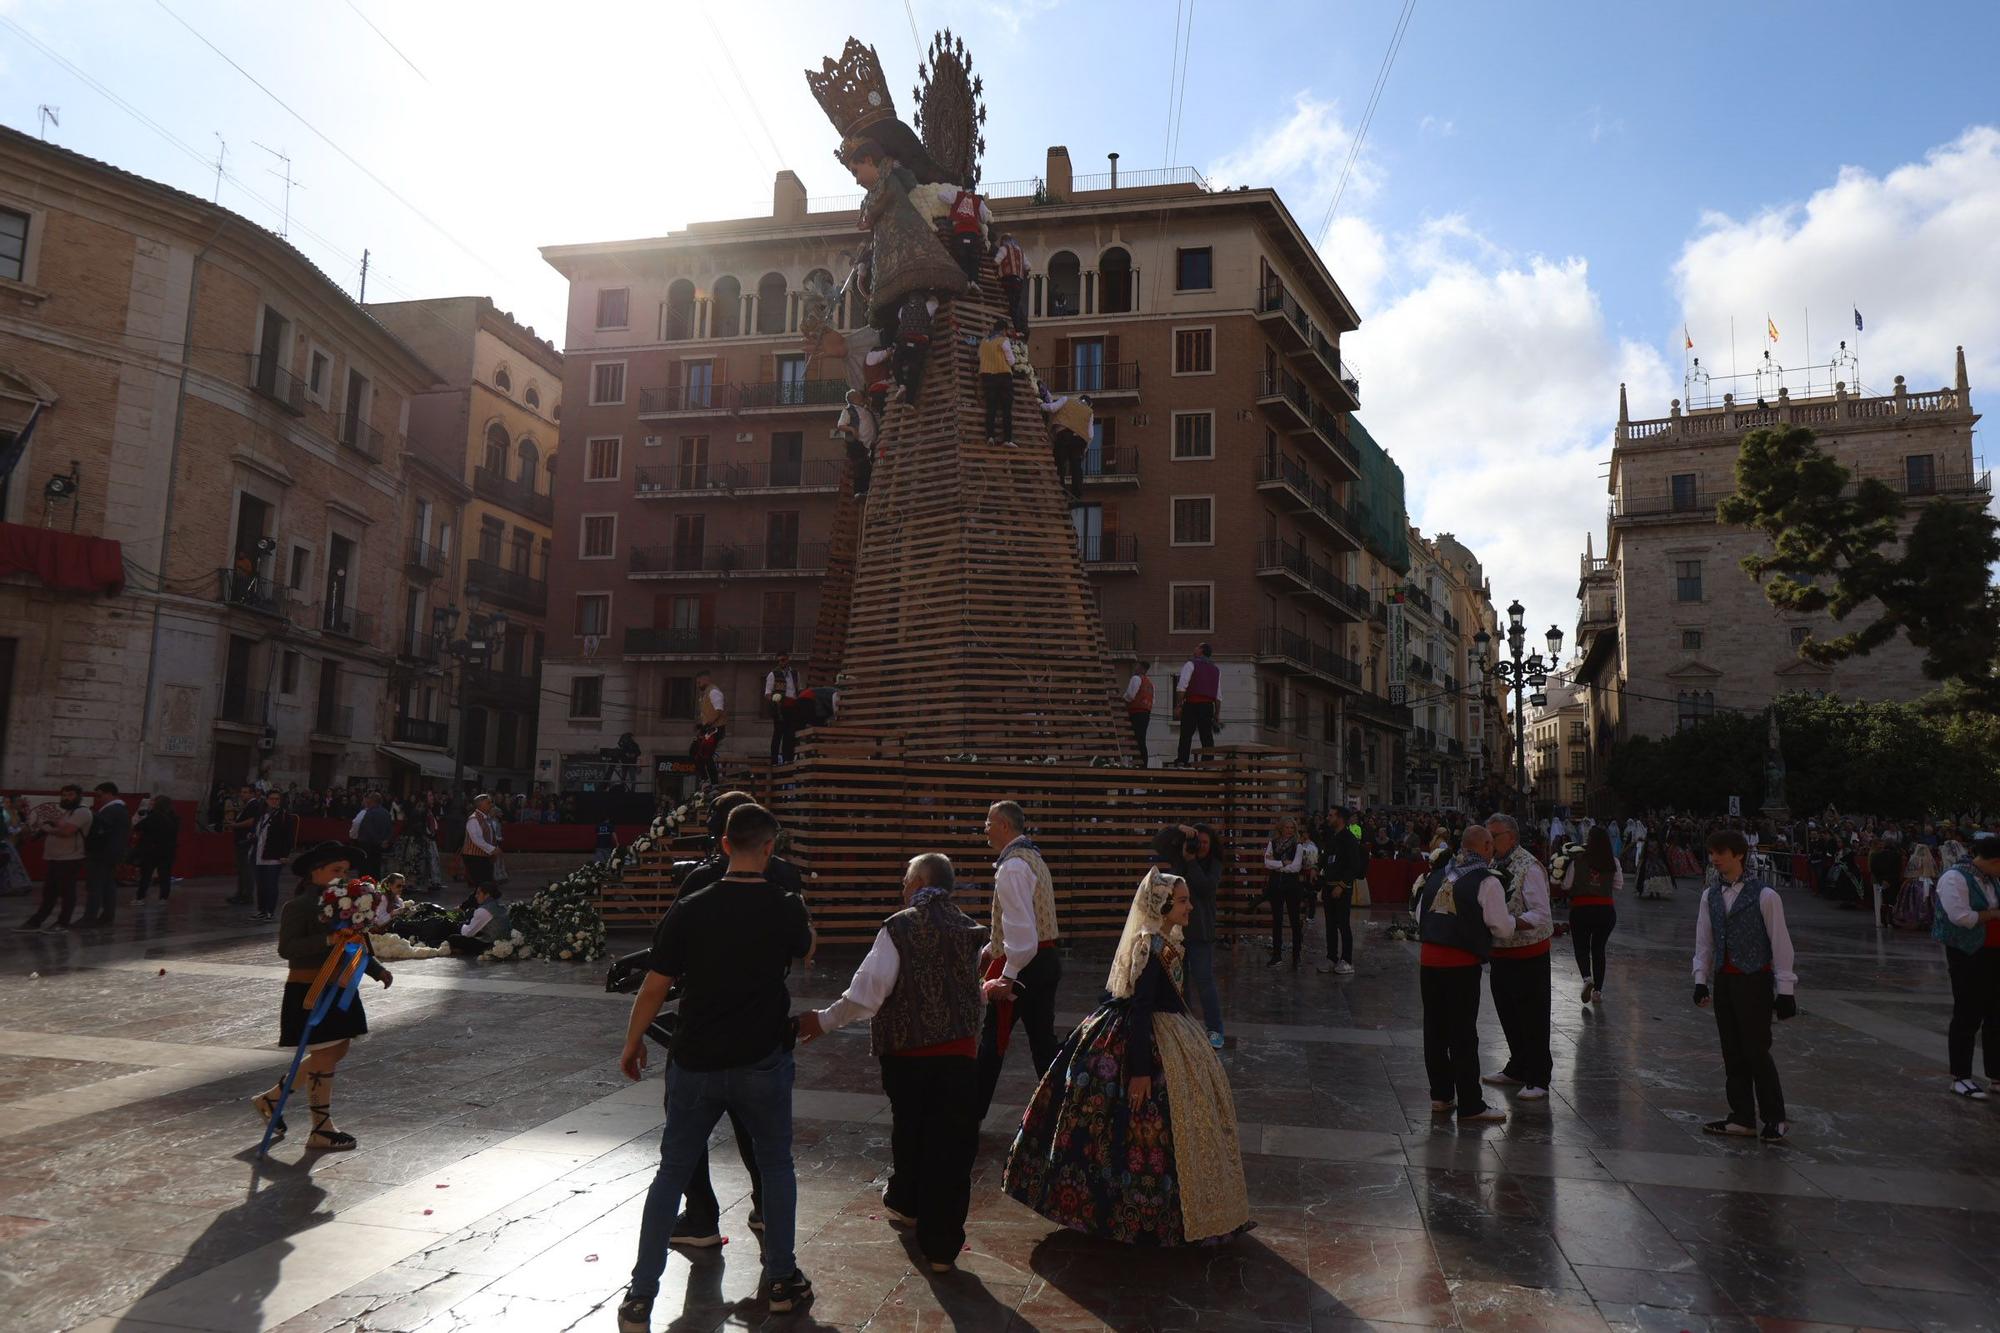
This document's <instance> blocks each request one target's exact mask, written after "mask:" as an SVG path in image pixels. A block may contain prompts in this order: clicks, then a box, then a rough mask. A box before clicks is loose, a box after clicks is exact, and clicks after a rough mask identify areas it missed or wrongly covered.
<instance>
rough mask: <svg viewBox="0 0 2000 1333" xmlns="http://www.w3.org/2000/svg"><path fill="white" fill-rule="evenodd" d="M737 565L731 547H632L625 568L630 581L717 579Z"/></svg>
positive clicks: (732, 547) (733, 549)
mask: <svg viewBox="0 0 2000 1333" xmlns="http://www.w3.org/2000/svg"><path fill="white" fill-rule="evenodd" d="M736 566H737V553H736V548H735V547H734V546H674V545H665V546H635V547H633V548H632V558H631V560H630V561H629V562H628V564H627V566H626V569H627V571H628V572H629V573H630V574H631V575H632V577H633V578H649V579H668V578H717V577H722V576H725V575H727V574H728V573H729V572H730V571H732V570H734V569H735V568H736Z"/></svg>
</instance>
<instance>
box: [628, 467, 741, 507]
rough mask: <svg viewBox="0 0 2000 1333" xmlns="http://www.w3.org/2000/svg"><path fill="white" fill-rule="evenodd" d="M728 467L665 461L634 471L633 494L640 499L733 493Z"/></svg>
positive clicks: (668, 498)
mask: <svg viewBox="0 0 2000 1333" xmlns="http://www.w3.org/2000/svg"><path fill="white" fill-rule="evenodd" d="M731 493H732V492H731V491H730V489H729V469H728V468H726V467H718V466H715V465H713V464H709V463H663V464H656V465H654V466H652V467H642V468H640V469H638V471H637V472H636V473H634V474H633V479H632V494H633V496H634V497H635V498H637V499H640V500H688V499H695V498H699V497H702V496H716V497H722V496H727V495H730V494H731Z"/></svg>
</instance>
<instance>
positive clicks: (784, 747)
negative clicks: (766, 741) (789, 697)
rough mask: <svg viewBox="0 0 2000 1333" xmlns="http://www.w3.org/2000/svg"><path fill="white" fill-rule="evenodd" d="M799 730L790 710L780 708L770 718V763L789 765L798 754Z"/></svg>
mask: <svg viewBox="0 0 2000 1333" xmlns="http://www.w3.org/2000/svg"><path fill="white" fill-rule="evenodd" d="M798 748H799V728H798V722H797V717H796V714H795V713H794V712H793V710H792V709H790V708H786V707H782V706H781V707H780V708H779V709H778V711H777V713H776V714H775V715H773V717H772V718H771V762H772V763H773V764H789V763H790V762H791V761H792V756H793V755H794V754H796V753H797V752H798Z"/></svg>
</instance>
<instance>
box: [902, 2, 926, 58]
mask: <svg viewBox="0 0 2000 1333" xmlns="http://www.w3.org/2000/svg"><path fill="white" fill-rule="evenodd" d="M903 12H904V13H905V14H907V15H909V18H910V45H911V46H914V47H916V48H917V59H918V60H922V59H923V58H924V39H923V38H922V37H921V36H920V35H918V33H917V10H916V6H914V5H912V4H911V3H910V0H903Z"/></svg>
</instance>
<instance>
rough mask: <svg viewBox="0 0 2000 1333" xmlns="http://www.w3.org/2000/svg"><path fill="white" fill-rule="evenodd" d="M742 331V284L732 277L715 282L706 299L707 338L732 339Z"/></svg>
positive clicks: (718, 279)
mask: <svg viewBox="0 0 2000 1333" xmlns="http://www.w3.org/2000/svg"><path fill="white" fill-rule="evenodd" d="M742 330H743V284H742V283H741V282H738V281H737V280H736V279H735V278H733V277H721V278H717V279H716V280H715V287H714V288H713V290H712V291H711V292H710V294H709V298H708V336H709V337H711V338H734V337H735V336H736V335H737V334H739V333H741V332H742Z"/></svg>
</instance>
